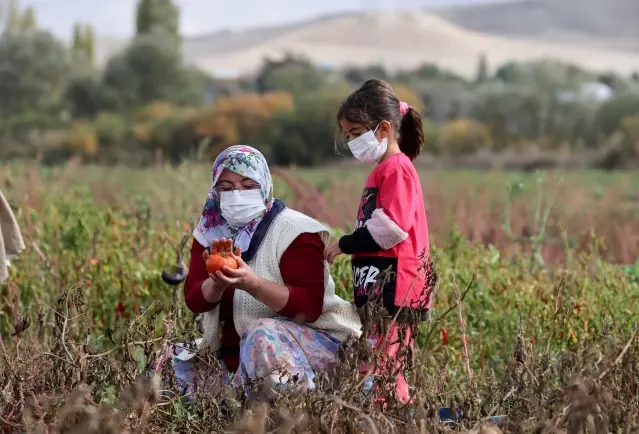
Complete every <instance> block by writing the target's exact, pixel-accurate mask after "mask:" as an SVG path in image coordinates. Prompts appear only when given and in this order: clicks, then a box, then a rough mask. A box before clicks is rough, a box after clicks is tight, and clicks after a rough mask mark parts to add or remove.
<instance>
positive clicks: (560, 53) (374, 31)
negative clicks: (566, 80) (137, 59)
mask: <svg viewBox="0 0 639 434" xmlns="http://www.w3.org/2000/svg"><path fill="white" fill-rule="evenodd" d="M541 1H549V2H550V1H552V0H541ZM570 1H571V2H572V1H588V0H570ZM601 1H603V0H601ZM611 1H620V0H611ZM635 1H638V0H635ZM638 3H639V1H638ZM507 7H508V8H510V7H513V5H507ZM477 8H479V9H477ZM451 10H452V9H451ZM451 10H440V11H438V13H437V14H436V13H433V12H429V11H423V10H422V11H410V12H406V11H402V12H384V13H379V12H376V13H372V12H366V13H352V14H348V15H344V14H342V15H339V16H332V17H323V18H319V19H315V20H312V21H307V22H301V23H298V24H295V25H286V26H280V27H271V28H262V29H252V30H246V31H224V32H217V33H212V34H209V35H203V36H200V37H197V38H187V39H185V40H184V48H183V49H184V55H185V58H186V60H187V61H188V62H190V63H193V64H195V65H197V66H199V67H200V68H202V69H204V70H205V71H207V72H209V73H211V74H213V75H237V74H250V73H253V72H255V71H256V70H257V69H258V68H259V67H260V65H261V64H262V62H263V60H264V59H265V58H267V57H271V58H277V57H280V56H283V55H284V54H285V53H286V52H291V53H296V54H301V55H305V56H306V57H308V58H309V59H311V60H312V61H314V62H315V63H317V64H319V65H322V66H326V67H345V66H368V65H372V64H381V65H383V66H385V67H386V68H388V69H390V70H397V69H408V68H415V67H417V66H419V65H421V64H423V63H425V62H432V63H436V64H437V65H439V66H441V67H444V68H448V69H450V70H452V71H455V72H457V73H459V74H461V75H464V76H467V77H471V76H473V75H474V73H475V70H476V67H477V61H478V58H479V56H480V55H482V54H484V55H485V56H486V58H487V60H488V62H489V64H490V65H492V66H496V65H498V64H502V63H504V62H507V61H528V60H534V59H540V58H549V57H550V58H557V59H562V60H565V61H568V62H572V63H574V64H576V65H579V66H582V67H584V68H587V69H592V70H595V71H609V70H612V71H616V72H619V73H622V74H629V73H631V72H633V71H635V70H639V56H637V55H636V54H634V53H631V52H629V51H625V50H624V49H623V48H611V47H610V46H607V45H606V44H604V43H603V42H601V41H599V40H597V41H599V42H598V43H597V44H595V43H593V42H592V41H588V42H583V41H580V40H576V41H573V42H569V41H567V42H561V43H559V42H557V41H554V40H552V41H545V40H543V39H540V36H539V33H538V34H535V35H533V36H526V37H523V36H516V37H514V36H502V35H499V34H495V33H498V31H501V30H494V31H492V32H490V33H488V32H487V31H477V30H469V29H468V28H464V27H462V26H460V25H458V24H454V23H453V22H451V21H449V20H447V19H445V18H443V17H442V15H445V14H447V13H451V12H450V11H451ZM455 10H456V12H455V13H457V14H460V15H458V17H459V16H463V14H467V15H466V16H468V12H467V11H469V10H475V11H476V10H483V9H481V7H479V6H476V7H474V8H470V9H469V8H461V9H455ZM464 11H466V12H464ZM482 13H483V12H482ZM519 21H520V22H525V21H526V19H523V18H520V19H519ZM504 32H505V31H504ZM491 33H492V34H491ZM538 36H539V37H538ZM107 45H108V44H105V45H104V46H102V45H100V44H99V45H98V47H97V49H96V52H97V53H98V59H102V60H103V61H104V60H105V57H106V56H105V53H111V54H112V53H113V52H115V51H117V49H115V48H113V47H114V46H115V45H114V43H113V41H112V42H111V45H110V47H111V48H110V49H109V48H108V47H107Z"/></svg>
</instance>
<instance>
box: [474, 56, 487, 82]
mask: <svg viewBox="0 0 639 434" xmlns="http://www.w3.org/2000/svg"><path fill="white" fill-rule="evenodd" d="M488 74H489V73H488V59H487V58H486V55H485V54H484V53H482V54H481V55H480V56H479V60H478V62H477V73H476V74H475V82H476V83H484V82H486V81H487V80H488Z"/></svg>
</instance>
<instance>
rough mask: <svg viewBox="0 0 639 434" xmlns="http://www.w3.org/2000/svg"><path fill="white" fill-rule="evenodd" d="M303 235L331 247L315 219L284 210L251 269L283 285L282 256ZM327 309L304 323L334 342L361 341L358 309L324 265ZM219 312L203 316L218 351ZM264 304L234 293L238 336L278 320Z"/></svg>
mask: <svg viewBox="0 0 639 434" xmlns="http://www.w3.org/2000/svg"><path fill="white" fill-rule="evenodd" d="M303 233H317V234H319V235H320V236H321V238H322V241H323V242H324V243H325V245H328V241H329V238H330V234H329V232H328V230H327V229H326V227H324V226H322V225H321V224H320V223H318V222H317V221H315V220H313V219H312V218H310V217H308V216H306V215H304V214H302V213H299V212H297V211H294V210H292V209H289V208H286V209H284V210H283V211H282V212H281V213H280V214H279V215H277V217H275V219H274V220H273V222H272V223H271V226H270V227H269V229H268V231H267V233H266V235H265V237H264V239H263V240H262V243H261V245H260V247H259V249H258V250H257V253H256V255H255V256H254V257H253V260H252V261H250V262H248V265H249V266H250V267H251V268H252V269H253V270H254V271H255V273H256V274H257V275H258V276H260V277H261V278H263V279H266V280H270V281H272V282H275V283H279V284H282V285H283V284H284V281H283V280H282V275H281V274H280V266H279V263H280V259H281V257H282V254H283V253H284V252H285V251H286V249H287V248H288V247H289V246H290V245H291V243H292V242H293V241H294V240H295V238H297V237H298V236H299V235H301V234H303ZM324 282H325V286H324V309H323V310H322V314H321V315H320V317H319V318H318V319H317V321H315V322H314V323H304V324H306V325H307V326H309V327H312V328H315V329H318V330H324V331H326V332H327V333H329V334H330V335H331V336H333V337H334V338H336V339H338V340H340V341H345V340H346V339H347V338H348V337H349V336H355V337H359V336H360V335H361V333H362V331H361V327H362V324H361V322H360V319H359V315H358V314H357V311H356V310H355V306H354V305H352V304H351V303H349V302H348V301H346V300H343V299H341V298H340V297H338V296H337V295H336V294H335V284H334V282H333V278H332V277H331V274H330V268H329V265H328V263H327V262H326V261H324ZM219 314H220V308H219V306H218V307H217V308H215V309H214V310H212V311H210V312H207V313H205V314H204V316H203V318H202V326H203V329H204V342H205V343H206V346H207V347H208V348H209V349H210V350H212V351H216V350H217V349H219V347H220V339H219V338H220V336H219V329H220V327H219V326H220V320H219ZM279 316H280V315H278V314H277V313H275V312H273V311H272V310H271V309H270V308H268V307H267V306H266V305H265V304H263V303H261V302H259V301H257V300H256V299H254V298H253V297H252V296H251V295H249V293H247V292H246V291H242V290H239V289H236V290H235V295H234V297H233V322H234V323H235V329H236V330H237V333H238V335H240V336H242V334H243V333H244V332H245V331H246V330H248V329H249V327H250V325H251V323H252V322H254V321H256V320H260V319H264V318H276V317H279Z"/></svg>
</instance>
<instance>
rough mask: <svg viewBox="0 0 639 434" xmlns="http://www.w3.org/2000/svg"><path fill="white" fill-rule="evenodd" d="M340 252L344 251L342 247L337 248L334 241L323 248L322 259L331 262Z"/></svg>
mask: <svg viewBox="0 0 639 434" xmlns="http://www.w3.org/2000/svg"><path fill="white" fill-rule="evenodd" d="M342 253H344V252H342V249H340V248H339V244H337V243H335V244H332V245H330V246H328V247H327V248H326V250H324V259H326V261H327V262H328V263H329V264H332V263H333V261H335V258H336V257H338V256H339V255H341V254H342Z"/></svg>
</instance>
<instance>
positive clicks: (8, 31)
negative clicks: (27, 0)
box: [0, 0, 38, 35]
mask: <svg viewBox="0 0 639 434" xmlns="http://www.w3.org/2000/svg"><path fill="white" fill-rule="evenodd" d="M0 20H1V22H2V24H3V26H2V27H0V33H1V34H3V35H18V34H24V33H27V32H33V31H35V30H37V28H38V25H37V22H36V15H35V10H34V9H33V7H32V6H29V7H28V8H27V9H26V10H25V11H24V12H23V11H22V10H20V5H19V2H18V0H7V1H6V2H5V3H4V7H2V6H0Z"/></svg>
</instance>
